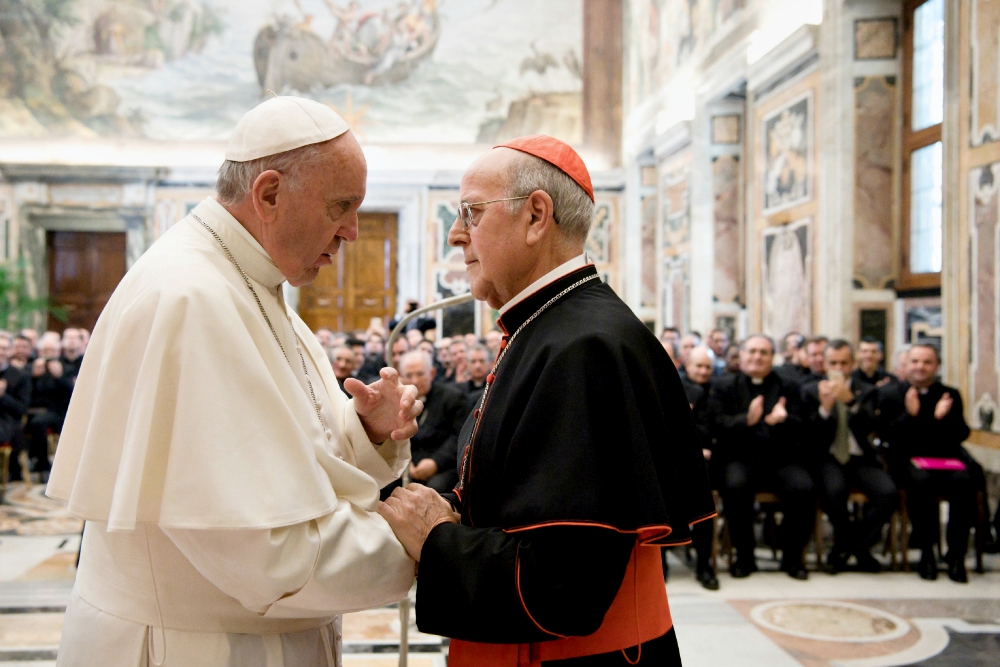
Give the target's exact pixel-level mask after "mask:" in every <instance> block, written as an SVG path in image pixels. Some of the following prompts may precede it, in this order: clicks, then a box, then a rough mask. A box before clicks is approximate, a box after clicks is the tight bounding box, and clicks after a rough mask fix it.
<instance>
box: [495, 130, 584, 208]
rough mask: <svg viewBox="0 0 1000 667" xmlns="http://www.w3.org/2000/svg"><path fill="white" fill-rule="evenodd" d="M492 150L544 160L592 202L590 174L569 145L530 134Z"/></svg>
mask: <svg viewBox="0 0 1000 667" xmlns="http://www.w3.org/2000/svg"><path fill="white" fill-rule="evenodd" d="M493 148H513V149H514V150H516V151H521V152H522V153H527V154H528V155H534V156H535V157H537V158H541V159H542V160H545V161H546V162H548V163H549V164H551V165H553V166H554V167H556V168H557V169H559V170H560V171H562V172H563V173H565V174H566V175H567V176H569V177H570V178H572V179H573V180H574V181H576V184H577V185H579V186H580V187H581V188H583V191H584V192H586V193H587V196H588V197H590V200H591V201H594V186H593V184H592V183H591V182H590V172H589V171H587V165H585V164H584V163H583V158H581V157H580V155H579V153H577V152H576V151H575V150H573V148H572V147H571V146H570V145H569V144H567V143H565V142H562V141H559V140H558V139H555V138H553V137H549V136H547V135H544V134H532V135H530V136H527V137H519V138H517V139H514V140H513V141H508V142H507V143H505V144H498V145H496V146H494V147H493Z"/></svg>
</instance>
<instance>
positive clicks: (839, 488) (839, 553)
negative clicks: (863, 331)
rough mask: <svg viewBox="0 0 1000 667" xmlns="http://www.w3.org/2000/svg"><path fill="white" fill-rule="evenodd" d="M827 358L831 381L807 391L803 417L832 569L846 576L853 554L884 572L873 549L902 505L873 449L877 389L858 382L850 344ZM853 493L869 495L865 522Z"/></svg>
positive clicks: (835, 345) (832, 349) (833, 348)
mask: <svg viewBox="0 0 1000 667" xmlns="http://www.w3.org/2000/svg"><path fill="white" fill-rule="evenodd" d="M825 356H826V370H827V373H826V377H825V378H824V379H822V380H814V381H812V382H810V383H808V384H806V385H805V386H804V387H803V388H802V415H803V419H805V420H806V434H805V436H804V438H803V439H804V444H806V445H807V446H808V447H809V448H810V449H812V456H813V457H814V463H813V464H812V469H813V472H814V474H815V476H816V485H817V490H818V491H819V501H820V506H821V507H822V508H823V511H824V512H826V515H827V516H828V517H830V523H831V524H833V548H832V549H831V550H830V554H829V557H828V558H827V568H828V570H829V571H830V572H833V573H836V572H840V571H842V570H844V569H845V568H846V566H847V561H848V559H849V558H850V557H851V556H852V555H853V556H854V557H855V558H856V559H857V564H858V569H859V570H861V571H863V572H878V571H879V570H881V569H882V568H881V566H880V565H879V562H878V561H877V560H875V558H874V557H873V556H872V555H871V548H872V546H873V545H874V544H875V543H876V542H877V541H878V539H879V537H881V535H882V528H883V527H884V526H885V524H886V523H888V521H889V519H890V518H891V517H892V513H893V512H894V511H896V508H897V507H899V493H898V492H897V490H896V484H895V483H894V482H893V481H892V477H890V476H889V473H887V472H885V470H884V469H883V467H882V461H881V458H880V456H879V454H878V452H876V451H875V448H874V447H873V446H872V445H871V440H872V437H871V434H872V432H873V430H874V428H875V423H874V419H873V417H872V414H871V412H870V411H869V410H868V409H867V407H868V406H867V405H866V403H867V400H866V398H867V396H868V395H869V394H870V392H872V391H873V390H874V386H873V385H869V384H867V383H865V382H859V381H857V380H856V378H855V375H854V373H853V372H852V371H853V369H854V355H853V350H852V348H851V344H850V343H848V342H847V341H846V340H834V341H832V342H831V343H830V344H829V345H828V346H827V348H826V352H825ZM851 489H858V490H859V491H861V492H862V493H864V494H865V495H866V496H867V497H868V503H866V504H865V506H864V508H863V510H862V511H863V514H862V516H861V519H860V520H859V521H855V522H852V521H851V517H850V514H849V512H848V511H847V497H848V495H849V494H850V492H851Z"/></svg>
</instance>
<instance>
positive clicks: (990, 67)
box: [969, 0, 1000, 146]
mask: <svg viewBox="0 0 1000 667" xmlns="http://www.w3.org/2000/svg"><path fill="white" fill-rule="evenodd" d="M971 5H972V7H971V9H972V16H971V26H970V50H971V59H972V66H971V70H972V71H971V75H972V80H971V97H972V99H971V118H970V119H969V120H970V127H971V134H970V136H969V139H970V144H971V145H972V146H981V145H983V144H985V143H990V142H995V141H1000V79H998V75H1000V3H998V2H996V1H995V0H972V1H971Z"/></svg>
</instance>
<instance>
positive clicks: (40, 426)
mask: <svg viewBox="0 0 1000 667" xmlns="http://www.w3.org/2000/svg"><path fill="white" fill-rule="evenodd" d="M60 347H61V343H60V339H59V338H58V336H57V335H56V336H55V337H49V336H48V335H47V334H46V335H45V336H43V337H42V338H41V339H40V340H39V345H38V358H37V359H35V360H34V361H33V362H32V363H31V404H30V406H29V407H30V408H31V410H30V412H31V418H30V419H29V420H28V433H29V434H30V435H31V452H30V455H31V459H32V460H33V462H34V470H35V472H39V473H41V476H42V481H46V480H47V479H48V473H49V470H50V469H51V467H52V464H51V463H50V462H49V438H48V436H49V433H59V432H61V431H62V426H63V421H64V420H65V419H66V410H67V409H69V400H70V397H71V396H72V395H73V382H74V378H71V377H68V376H67V375H66V372H65V369H64V368H63V365H62V362H61V361H59V355H60V351H61V350H60Z"/></svg>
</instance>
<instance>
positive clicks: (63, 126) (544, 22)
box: [0, 0, 583, 144]
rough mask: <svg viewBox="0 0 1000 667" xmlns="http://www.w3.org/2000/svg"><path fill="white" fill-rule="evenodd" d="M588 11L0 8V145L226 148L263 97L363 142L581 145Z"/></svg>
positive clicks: (542, 6)
mask: <svg viewBox="0 0 1000 667" xmlns="http://www.w3.org/2000/svg"><path fill="white" fill-rule="evenodd" d="M582 1H583V0H546V1H545V2H535V1H534V0H402V1H401V0H362V1H357V0H47V1H46V2H44V3H39V2H34V1H33V0H0V16H3V17H4V18H3V21H2V22H0V23H3V24H4V25H0V140H3V139H5V138H7V139H10V138H16V139H24V138H39V139H47V138H59V137H74V138H100V137H109V138H118V137H121V138H129V139H151V140H157V141H225V140H226V139H228V136H229V133H230V132H231V131H232V128H233V126H234V125H235V123H236V121H237V120H238V119H239V118H240V117H241V116H242V115H243V114H244V113H245V112H246V111H247V110H249V109H251V108H253V107H254V106H255V105H256V104H258V103H260V102H261V101H262V100H263V99H264V98H265V96H267V95H268V94H269V93H268V91H269V90H270V91H274V92H275V93H276V94H293V95H302V96H307V97H311V98H313V99H315V100H318V101H320V102H323V103H325V104H328V105H330V106H331V107H333V108H335V109H336V110H338V111H339V112H340V113H341V114H342V115H343V116H344V117H345V118H346V119H347V120H348V122H349V123H350V124H351V126H352V128H353V129H354V130H355V131H356V133H357V134H358V135H359V136H360V137H361V138H362V140H363V141H366V142H368V143H408V144H409V143H416V144H421V143H476V142H479V143H488V142H492V141H497V140H504V139H506V138H509V137H514V136H519V135H522V134H530V133H534V132H545V133H548V134H553V135H556V136H558V137H560V138H562V139H564V140H567V141H569V142H571V143H575V144H579V143H581V141H582V89H583V68H582V61H583V53H582V44H583V9H582Z"/></svg>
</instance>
